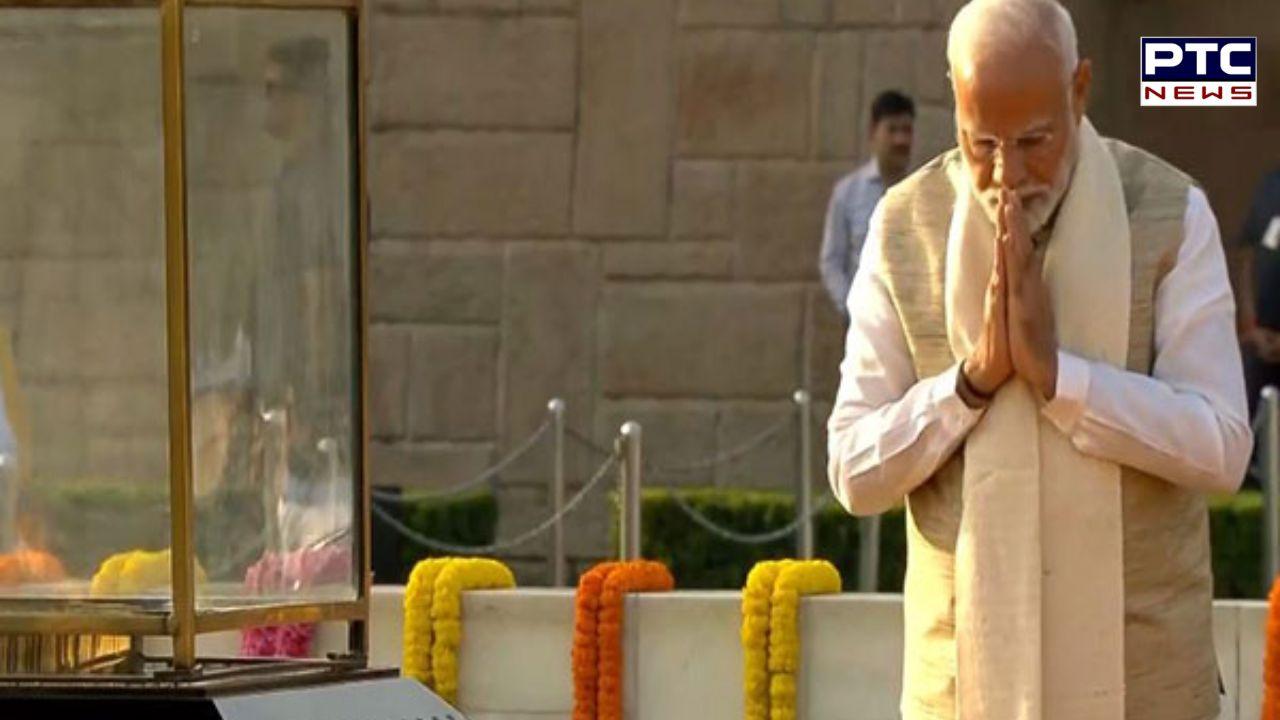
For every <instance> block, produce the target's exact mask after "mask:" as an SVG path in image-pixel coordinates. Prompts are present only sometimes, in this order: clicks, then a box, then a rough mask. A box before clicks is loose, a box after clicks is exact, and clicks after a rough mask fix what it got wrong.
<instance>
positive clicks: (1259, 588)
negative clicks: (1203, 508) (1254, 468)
mask: <svg viewBox="0 0 1280 720" xmlns="http://www.w3.org/2000/svg"><path fill="white" fill-rule="evenodd" d="M1209 537H1210V538H1212V542H1213V592H1214V595H1215V596H1217V597H1220V598H1265V597H1266V596H1267V591H1268V590H1269V589H1270V587H1269V583H1267V582H1265V581H1264V579H1263V572H1262V493H1260V492H1257V491H1252V490H1250V491H1246V492H1241V493H1239V494H1238V495H1234V496H1228V497H1215V498H1212V499H1211V500H1210V501H1209Z"/></svg>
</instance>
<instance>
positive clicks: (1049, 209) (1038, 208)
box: [966, 141, 1080, 235]
mask: <svg viewBox="0 0 1280 720" xmlns="http://www.w3.org/2000/svg"><path fill="white" fill-rule="evenodd" d="M1069 153H1070V154H1071V155H1072V156H1074V157H1072V159H1071V160H1070V161H1069V162H1064V163H1062V164H1061V166H1059V169H1058V176H1057V177H1056V178H1054V180H1053V185H1052V186H1050V187H1048V188H1045V187H1044V186H1043V185H1036V186H1031V187H1027V188H1025V189H1022V190H1019V194H1020V195H1021V196H1022V208H1023V211H1024V213H1025V214H1026V216H1027V229H1028V231H1029V232H1030V233H1031V234H1032V235H1034V234H1035V233H1037V232H1039V231H1040V229H1041V228H1043V227H1044V226H1045V224H1046V223H1048V222H1049V218H1051V217H1053V211H1054V210H1056V209H1057V207H1058V204H1059V203H1061V202H1062V198H1063V197H1064V196H1066V194H1067V189H1068V188H1070V187H1071V177H1072V175H1074V173H1075V167H1076V162H1077V161H1078V160H1079V156H1080V153H1079V152H1078V151H1077V149H1076V147H1075V142H1074V141H1073V142H1072V147H1071V149H1070V150H1069ZM966 162H967V160H966ZM970 177H973V176H972V175H970ZM969 187H970V188H971V189H972V190H973V195H974V197H975V198H976V199H977V201H978V205H979V206H981V207H982V212H983V213H984V214H985V215H986V216H987V219H988V220H990V221H991V224H992V225H997V222H996V210H997V208H998V207H999V198H1000V191H999V190H998V189H995V188H992V189H990V190H986V191H979V190H978V189H977V188H975V187H973V184H972V183H970V185H969Z"/></svg>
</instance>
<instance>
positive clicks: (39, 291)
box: [14, 258, 93, 303]
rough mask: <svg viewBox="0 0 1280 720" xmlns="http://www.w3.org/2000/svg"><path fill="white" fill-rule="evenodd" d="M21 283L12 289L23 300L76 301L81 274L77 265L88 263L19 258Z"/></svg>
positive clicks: (78, 294) (89, 262) (55, 259)
mask: <svg viewBox="0 0 1280 720" xmlns="http://www.w3.org/2000/svg"><path fill="white" fill-rule="evenodd" d="M19 262H20V265H19V267H20V268H21V283H20V284H19V285H17V286H16V287H15V288H14V289H15V290H16V291H17V292H19V293H20V295H21V298H22V300H23V301H24V302H36V303H40V302H72V303H75V302H79V301H80V282H79V281H80V279H81V277H82V276H83V275H84V274H89V273H82V272H81V269H80V266H81V265H82V264H85V265H91V264H93V261H91V260H84V261H79V260H74V259H67V258H32V259H29V260H22V261H19Z"/></svg>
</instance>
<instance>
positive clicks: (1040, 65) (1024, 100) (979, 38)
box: [947, 0, 1093, 228]
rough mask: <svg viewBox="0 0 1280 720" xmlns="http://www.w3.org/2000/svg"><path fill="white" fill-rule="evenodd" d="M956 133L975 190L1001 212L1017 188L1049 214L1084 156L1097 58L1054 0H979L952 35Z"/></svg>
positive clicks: (1034, 210) (1041, 218)
mask: <svg viewBox="0 0 1280 720" xmlns="http://www.w3.org/2000/svg"><path fill="white" fill-rule="evenodd" d="M947 58H948V61H949V62H950V65H951V83H952V89H953V90H954V92H955V98H956V135H957V143H958V144H959V146H960V150H961V152H962V154H963V155H964V159H965V164H966V166H967V167H968V169H969V175H970V180H971V184H972V187H973V190H974V193H975V194H976V195H977V197H978V199H979V200H980V201H981V205H982V207H983V208H984V209H985V210H986V211H987V213H988V215H989V216H991V217H993V218H994V215H995V212H996V206H997V203H998V198H999V196H1000V191H1001V190H1008V191H1012V192H1015V193H1017V194H1018V195H1019V196H1020V197H1021V198H1022V199H1023V205H1024V207H1025V208H1026V210H1027V215H1028V217H1029V218H1030V220H1031V223H1032V226H1033V228H1034V227H1038V226H1040V225H1043V224H1044V223H1045V222H1047V221H1048V219H1049V217H1050V216H1051V215H1052V213H1053V210H1054V209H1055V208H1056V207H1057V204H1058V202H1059V201H1060V200H1061V199H1062V197H1063V195H1064V194H1065V193H1066V188H1067V186H1068V185H1069V183H1070V178H1071V171H1072V169H1073V168H1074V167H1075V160H1076V157H1077V144H1076V135H1077V132H1078V130H1079V125H1080V120H1081V118H1082V117H1083V115H1084V108H1085V102H1086V99H1087V97H1088V91H1089V85H1090V82H1091V80H1092V77H1093V75H1092V72H1093V71H1092V66H1091V65H1090V63H1089V61H1088V60H1084V61H1081V60H1079V56H1078V54H1077V50H1076V35H1075V27H1074V25H1073V23H1072V22H1071V16H1070V14H1068V13H1067V11H1066V10H1065V9H1064V8H1063V7H1062V6H1061V5H1059V4H1058V3H1057V2H1055V1H1054V0H973V2H970V3H969V4H968V5H965V6H964V8H962V9H961V10H960V12H959V13H958V14H957V15H956V18H955V20H954V21H953V22H952V24H951V33H950V35H949V37H948V41H947Z"/></svg>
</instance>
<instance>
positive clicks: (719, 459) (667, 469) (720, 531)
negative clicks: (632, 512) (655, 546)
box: [565, 410, 832, 545]
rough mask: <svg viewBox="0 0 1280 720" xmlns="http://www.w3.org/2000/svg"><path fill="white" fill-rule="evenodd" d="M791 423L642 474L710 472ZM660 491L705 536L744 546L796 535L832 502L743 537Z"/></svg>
mask: <svg viewBox="0 0 1280 720" xmlns="http://www.w3.org/2000/svg"><path fill="white" fill-rule="evenodd" d="M811 412H813V413H814V416H815V417H817V416H818V415H819V413H817V411H816V410H811ZM793 422H795V416H794V415H791V414H787V415H785V416H784V417H782V418H779V419H778V421H777V422H776V423H774V424H773V425H770V426H769V427H767V428H765V429H764V430H762V431H760V432H759V433H757V434H756V435H754V436H752V437H751V438H750V439H748V440H747V441H745V442H743V443H742V444H740V445H737V446H735V447H733V448H730V449H729V450H727V451H725V452H722V453H718V454H716V455H712V456H710V457H708V458H705V459H702V460H695V461H693V462H689V463H683V464H679V465H655V464H652V463H645V465H644V468H645V472H646V473H651V474H653V475H659V476H660V475H683V474H689V473H693V472H698V471H702V470H710V469H712V468H715V467H718V466H720V465H724V464H726V463H729V462H732V461H734V460H737V459H739V458H742V457H744V456H746V455H747V454H749V453H751V452H753V451H755V450H757V449H758V448H760V447H762V446H763V445H764V444H765V443H767V442H769V441H770V440H772V439H773V438H774V437H776V436H778V435H779V434H781V433H782V432H783V431H784V430H786V429H787V427H789V426H790V425H791V424H792V423H793ZM565 434H566V435H567V436H568V437H569V438H570V439H572V440H574V441H575V442H577V443H578V444H579V445H581V446H583V447H585V448H586V449H588V450H590V451H592V452H595V453H597V454H600V455H604V454H608V453H609V452H610V451H609V450H607V449H605V448H604V447H602V446H601V445H599V444H598V443H596V442H595V441H593V440H592V439H591V438H589V437H587V436H586V435H585V434H583V433H581V432H579V431H577V430H573V429H567V430H566V433H565ZM663 487H664V488H665V489H666V490H667V492H668V493H670V495H671V497H672V499H673V500H674V501H675V503H676V507H678V508H680V511H681V512H683V513H684V514H685V515H686V516H688V518H689V519H690V520H692V521H693V522H694V523H695V524H696V525H698V526H699V527H701V528H702V529H704V530H706V531H707V532H709V533H711V534H713V535H715V536H717V537H719V538H721V539H723V540H728V541H729V542H735V543H739V544H743V545H764V544H767V543H771V542H775V541H777V540H781V539H783V538H785V537H788V536H790V535H793V534H795V532H796V531H797V530H799V529H800V528H801V526H802V525H804V523H805V522H806V521H807V520H808V519H809V517H812V516H813V515H816V514H817V513H818V512H819V511H821V510H822V509H824V508H826V507H827V505H829V504H830V503H831V499H832V498H831V496H830V495H824V496H823V497H822V499H821V500H819V501H818V502H817V503H816V504H815V505H814V506H813V508H812V510H811V511H810V513H809V514H808V515H807V516H806V515H799V516H797V517H796V518H795V519H794V520H792V521H791V522H790V523H787V524H786V525H784V526H782V527H779V528H776V529H774V530H768V531H765V532H761V533H743V532H738V531H737V530H734V529H732V528H727V527H725V526H723V525H720V524H719V523H717V522H716V521H714V520H712V519H711V518H709V517H707V516H706V515H704V514H703V513H702V512H701V511H699V510H698V509H697V508H695V507H693V506H692V505H690V504H689V502H688V500H686V499H685V498H684V497H683V496H682V494H681V492H680V489H679V488H678V487H676V486H673V485H670V484H667V485H665V486H663Z"/></svg>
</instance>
